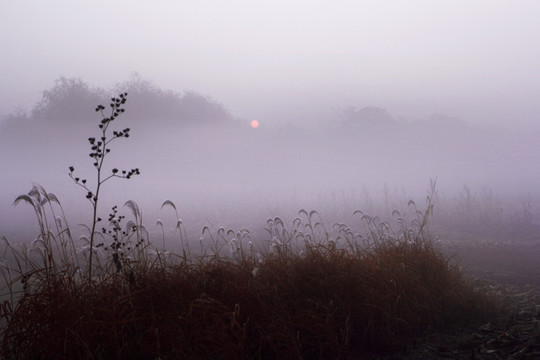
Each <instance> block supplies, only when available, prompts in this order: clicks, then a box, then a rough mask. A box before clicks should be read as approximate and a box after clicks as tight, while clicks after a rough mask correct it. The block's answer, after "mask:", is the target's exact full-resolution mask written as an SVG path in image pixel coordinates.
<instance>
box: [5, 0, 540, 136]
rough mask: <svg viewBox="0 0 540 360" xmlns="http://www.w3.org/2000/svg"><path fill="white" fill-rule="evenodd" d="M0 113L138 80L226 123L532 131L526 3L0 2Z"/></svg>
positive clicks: (538, 49)
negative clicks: (429, 120) (216, 110)
mask: <svg viewBox="0 0 540 360" xmlns="http://www.w3.org/2000/svg"><path fill="white" fill-rule="evenodd" d="M0 10H1V11H0V30H2V31H1V32H0V41H1V43H2V46H3V55H2V66H1V67H0V76H1V78H2V84H1V85H0V99H1V101H0V114H1V115H3V116H5V115H7V114H10V113H13V112H14V111H16V110H17V108H22V109H26V110H30V107H31V106H32V105H33V104H35V103H36V102H37V101H39V99H40V98H41V91H43V90H44V89H46V88H48V87H50V86H51V84H53V82H54V80H55V79H57V78H58V77H59V76H66V77H68V78H72V77H80V78H82V79H83V80H84V81H86V82H88V83H90V84H92V85H95V86H98V87H101V88H109V87H110V86H112V85H113V84H115V83H117V82H120V81H124V80H125V79H127V78H129V75H130V74H131V73H133V72H139V73H140V74H141V75H142V76H143V77H144V78H146V79H150V80H151V81H152V82H154V83H155V84H156V85H157V86H158V87H160V88H163V89H171V90H173V91H179V92H183V91H196V92H199V93H201V94H203V95H206V96H210V97H212V98H213V99H215V100H216V101H218V102H220V103H222V104H224V105H225V106H226V107H227V109H229V110H230V111H231V113H232V114H234V115H235V116H237V117H239V118H245V119H259V121H261V123H268V124H279V123H283V122H285V123H287V122H295V123H300V124H303V123H310V122H313V121H314V120H316V121H321V120H323V121H324V120H325V119H327V118H328V117H331V116H332V114H333V113H334V111H335V109H338V110H339V109H343V108H347V107H349V106H356V107H360V108H362V107H364V106H376V107H381V108H385V109H388V111H389V112H390V113H392V114H394V115H395V116H396V117H404V118H407V119H411V120H414V119H418V118H426V117H428V116H429V115H431V114H433V113H442V114H447V115H448V116H451V117H457V118H460V119H462V120H463V121H465V122H467V123H478V124H484V125H490V124H497V125H502V126H507V127H509V126H511V125H510V124H514V126H516V125H517V126H521V125H527V124H528V125H533V124H535V123H537V122H538V114H539V113H540V105H539V104H538V101H537V94H538V91H539V85H538V84H540V71H539V66H540V65H538V64H539V63H540V61H538V60H539V58H540V46H538V45H537V44H536V43H535V42H534V34H536V33H538V31H539V30H540V25H539V24H538V22H537V21H536V18H537V16H536V15H537V14H538V13H539V11H540V4H538V2H535V1H519V2H518V3H512V4H510V3H508V2H505V1H475V2H474V3H471V2H467V1H453V2H451V3H449V2H441V1H435V2H434V1H425V0H415V1H413V2H407V3H402V2H399V1H389V2H385V3H384V4H380V3H377V2H371V1H367V2H349V1H345V2H342V3H340V4H339V5H337V4H335V3H332V2H328V1H315V2H313V1H310V2H307V1H297V2H294V3H290V2H280V1H277V2H272V3H261V2H257V3H253V2H250V1H245V0H234V1H230V2H227V3H222V2H214V1H199V2H192V3H182V4H173V3H169V2H167V1H161V2H159V3H156V4H153V5H149V4H145V3H144V2H123V1H119V2H115V3H114V4H110V3H107V2H102V1H98V2H94V3H92V4H74V3H71V2H67V1H62V0H56V1H53V2H48V3H47V4H40V3H24V4H22V3H13V2H12V3H6V4H3V5H1V6H0Z"/></svg>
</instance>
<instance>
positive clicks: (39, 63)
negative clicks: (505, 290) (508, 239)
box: [0, 0, 540, 241]
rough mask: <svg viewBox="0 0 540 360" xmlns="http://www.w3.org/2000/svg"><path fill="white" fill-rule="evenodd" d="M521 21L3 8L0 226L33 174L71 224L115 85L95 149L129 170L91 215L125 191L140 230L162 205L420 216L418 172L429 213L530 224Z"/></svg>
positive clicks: (207, 215) (527, 21) (86, 217)
mask: <svg viewBox="0 0 540 360" xmlns="http://www.w3.org/2000/svg"><path fill="white" fill-rule="evenodd" d="M105 8H106V9H107V10H105ZM539 11H540V7H539V5H538V3H537V2H534V1H520V2H519V5H517V4H508V3H507V2H504V1H475V2H474V3H470V2H466V1H455V2H452V3H451V4H450V3H442V2H431V1H429V2H428V1H413V2H407V3H406V4H405V3H401V2H398V1H391V2H385V4H384V5H383V4H377V3H372V2H344V3H343V4H341V5H340V6H337V5H335V4H334V3H332V2H326V1H316V2H305V1H298V2H294V4H289V3H285V2H280V1H277V2H274V3H272V4H263V3H253V2H248V1H243V0H238V1H232V2H227V4H226V5H225V4H224V3H214V2H212V1H201V2H197V3H192V4H182V5H179V4H172V3H166V2H162V3H161V4H160V6H150V5H146V4H144V3H140V2H135V3H133V2H115V4H109V3H106V2H96V3H93V4H92V5H89V4H77V5H74V4H72V3H71V2H66V1H61V0H58V1H53V3H50V2H49V3H47V5H44V4H30V3H27V4H26V3H25V4H19V3H10V4H3V5H1V6H0V30H1V31H0V43H2V46H3V50H4V51H3V55H2V60H1V61H2V66H0V77H1V78H2V84H0V117H1V123H0V164H1V165H2V167H1V171H0V189H1V190H0V233H1V234H3V235H5V236H6V237H8V238H9V239H14V240H17V241H19V240H20V241H30V240H32V239H33V237H35V236H36V235H35V234H36V230H37V223H36V222H35V221H34V219H33V216H34V215H33V213H32V209H31V208H30V207H28V206H25V205H24V204H20V205H19V206H17V207H13V206H12V203H13V201H14V199H15V198H16V197H17V196H18V195H21V194H24V193H26V192H27V191H29V190H30V189H31V187H32V184H34V183H36V184H40V185H42V186H44V187H45V188H46V189H47V191H49V192H52V193H54V194H56V195H57V196H58V198H59V199H60V201H61V202H62V204H63V205H64V207H65V210H66V214H67V217H68V220H69V221H70V222H71V225H72V226H75V227H76V225H75V224H77V223H88V222H89V221H90V213H91V204H90V203H89V202H88V201H87V200H86V199H85V191H84V190H83V189H81V188H80V187H78V186H77V185H75V184H74V182H73V180H72V179H70V178H69V176H68V167H69V166H74V167H75V168H76V173H77V176H81V177H84V178H87V179H88V181H89V183H92V182H93V181H94V180H95V179H94V176H95V174H94V169H93V166H92V159H91V158H89V157H88V154H89V151H90V148H89V144H88V141H87V139H88V137H92V136H98V128H97V124H98V123H99V121H100V120H101V115H100V114H99V113H96V112H94V108H95V107H96V106H97V105H98V104H103V105H104V106H106V107H107V105H108V102H109V99H110V97H111V96H115V95H116V94H118V93H122V92H128V93H129V95H128V101H127V103H126V112H125V114H123V115H122V116H120V117H119V118H118V119H117V120H115V123H114V124H113V126H112V127H113V128H114V129H124V128H126V127H129V128H130V129H131V134H130V135H131V136H130V138H128V139H119V140H118V141H117V142H115V143H114V144H112V146H111V148H112V152H111V154H110V157H108V158H107V160H106V166H105V169H109V170H106V171H110V170H111V169H113V168H119V169H124V168H125V169H127V170H129V169H131V168H139V169H140V170H141V175H140V176H136V177H134V178H133V179H131V180H130V181H123V180H122V179H111V181H110V182H107V183H106V184H105V186H104V189H103V191H104V192H103V194H102V196H101V199H100V213H101V214H102V216H106V214H108V211H109V209H110V207H111V206H113V205H115V204H118V205H122V204H123V203H124V202H125V201H127V200H134V201H136V202H137V203H139V205H140V207H141V209H142V211H143V214H144V217H145V222H146V224H147V227H148V228H149V229H153V228H155V226H154V225H155V222H156V220H157V219H163V221H164V222H169V224H170V227H171V228H174V224H175V222H176V219H174V216H173V214H172V213H171V212H170V211H169V212H168V211H167V209H164V210H161V204H162V203H163V202H164V201H165V200H172V201H174V202H175V204H176V205H177V206H178V209H179V212H180V217H181V218H182V219H183V221H184V223H185V224H186V226H187V227H189V229H190V230H191V231H192V233H193V234H198V233H199V232H200V229H201V228H202V227H203V226H205V225H210V226H213V227H214V228H218V227H219V226H225V227H242V226H247V227H264V224H265V221H266V219H267V218H268V217H273V216H283V217H284V218H285V219H290V221H292V219H293V218H294V216H296V213H297V211H298V210H299V209H301V208H306V209H316V210H318V211H320V212H321V214H322V216H323V217H324V219H325V220H327V221H328V222H332V221H337V220H338V219H345V218H346V217H348V216H350V215H351V212H352V211H354V210H356V209H360V210H364V211H370V212H376V214H375V215H380V216H383V215H386V216H390V214H391V212H392V210H393V208H400V209H403V208H406V207H407V201H408V200H409V199H414V200H415V201H416V202H417V204H418V205H419V206H421V205H422V204H423V202H424V198H425V197H426V195H427V194H428V189H429V186H430V181H431V180H435V179H436V183H437V185H436V190H437V198H438V199H439V204H436V209H440V210H441V211H440V212H439V214H440V217H442V218H446V217H449V216H450V215H451V213H456V212H459V211H458V210H457V209H462V210H463V208H467V209H469V210H467V211H469V213H467V211H464V210H463V211H462V210H460V211H461V215H460V216H461V217H463V218H467V219H469V220H470V221H473V220H471V219H474V222H476V223H479V222H481V221H480V218H479V217H478V216H480V215H479V214H480V213H482V214H483V215H482V216H484V217H483V219H484V220H486V219H489V218H491V221H494V222H497V223H500V222H501V221H499V220H502V219H510V218H512V219H522V220H524V221H526V222H528V223H529V224H537V223H538V213H539V210H538V199H539V196H540V195H539V191H538V184H539V183H540V163H539V161H538V159H540V147H539V146H538V133H539V131H540V127H539V125H538V114H539V113H540V105H539V102H538V96H537V95H538V91H539V88H538V84H540V78H539V77H538V76H539V74H540V68H539V65H538V64H540V61H538V60H539V59H540V58H539V57H540V46H538V44H536V43H534V42H532V41H530V38H531V34H535V33H537V32H538V22H537V16H536V15H535V14H538V12H539ZM23 14H24V16H23ZM96 24H100V25H99V26H98V25H96ZM74 34H76V36H74ZM106 111H107V110H106ZM252 120H258V121H259V124H260V126H259V127H258V128H252V127H250V122H251V121H252ZM444 204H446V205H444ZM467 204H468V205H467ZM471 204H473V205H474V206H472V205H471ZM445 206H446V208H445ZM471 206H472V207H471ZM452 209H453V210H452ZM482 209H483V210H482ZM436 214H437V212H436ZM471 214H473V215H474V216H470V215H471ZM452 216H457V215H455V214H454V215H452ZM194 236H196V235H194ZM195 239H196V237H195Z"/></svg>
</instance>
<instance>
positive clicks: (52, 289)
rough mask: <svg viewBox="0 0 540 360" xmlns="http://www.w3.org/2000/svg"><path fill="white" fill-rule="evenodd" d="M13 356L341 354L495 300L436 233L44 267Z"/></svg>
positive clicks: (11, 344)
mask: <svg viewBox="0 0 540 360" xmlns="http://www.w3.org/2000/svg"><path fill="white" fill-rule="evenodd" d="M32 278H33V279H34V280H33V283H32V284H31V286H30V288H31V291H27V292H26V293H25V295H24V296H23V297H22V298H21V299H20V301H18V302H17V303H16V304H14V306H13V307H11V306H9V304H8V303H7V302H6V303H5V304H4V307H3V311H2V316H3V317H4V318H5V319H6V320H7V321H8V325H7V327H6V329H5V331H4V332H3V342H2V347H1V354H2V356H3V358H18V359H29V358H32V359H38V358H42V359H49V358H56V359H77V358H78V359H105V358H107V359H109V358H110V359H151V358H160V359H203V358H208V359H210V358H213V359H257V358H260V359H274V358H276V359H277V358H288V359H294V358H296V359H337V358H347V357H349V356H352V355H358V354H363V353H366V352H372V351H383V352H390V351H393V350H397V349H401V348H403V347H405V346H406V345H407V343H409V342H410V341H411V340H412V339H413V338H414V337H418V336H422V335H423V334H425V333H426V332H429V331H431V330H434V329H440V328H446V327H448V326H451V325H455V324H459V323H470V322H471V321H474V320H475V319H476V320H480V319H481V318H482V317H484V316H487V315H489V312H490V311H491V310H490V309H493V307H492V306H491V305H490V303H489V302H488V299H487V298H486V297H485V296H483V295H482V294H480V293H477V292H475V291H474V290H473V289H472V287H471V286H470V285H469V284H468V283H467V281H466V280H465V279H464V278H463V276H462V274H461V273H460V271H459V269H458V268H457V267H456V266H455V265H454V264H452V263H451V262H450V261H449V259H447V258H446V257H444V256H443V255H441V254H440V253H438V252H437V251H436V250H434V248H433V247H432V246H431V243H430V242H429V241H428V240H425V239H422V238H418V237H416V238H415V239H412V241H411V239H408V240H406V241H396V240H395V239H389V240H387V241H381V242H378V243H377V245H376V246H367V247H363V248H359V247H357V248H352V247H350V248H339V247H336V246H335V245H334V243H333V242H329V243H326V244H323V243H318V244H313V245H310V244H306V246H305V247H304V248H303V249H302V250H301V251H292V248H291V246H288V245H286V244H284V245H283V246H282V247H277V248H276V250H275V251H273V252H268V253H266V254H265V255H263V256H262V257H257V256H249V255H243V256H241V257H237V258H230V257H224V256H219V255H213V256H207V257H202V258H200V259H199V260H197V261H191V262H187V261H176V262H173V261H165V257H164V256H158V257H157V258H155V259H154V260H152V261H150V260H149V257H146V258H144V259H141V260H139V261H133V262H126V266H124V267H123V269H122V271H121V272H114V271H109V272H108V273H107V274H106V276H102V277H101V278H100V280H99V281H97V280H96V281H93V282H90V283H89V282H87V281H77V280H76V279H75V276H74V275H73V271H72V269H71V268H70V267H69V266H67V267H65V268H63V269H58V270H57V271H50V269H39V270H35V272H34V273H33V274H32Z"/></svg>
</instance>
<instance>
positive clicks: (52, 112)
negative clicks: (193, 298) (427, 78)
mask: <svg viewBox="0 0 540 360" xmlns="http://www.w3.org/2000/svg"><path fill="white" fill-rule="evenodd" d="M114 91H117V92H119V91H126V92H128V97H127V103H126V105H125V108H126V112H125V113H124V114H122V115H120V116H119V117H118V118H117V119H115V120H114V122H113V123H112V124H111V131H112V130H122V129H124V128H130V137H129V138H125V139H124V138H122V139H116V140H115V142H113V143H111V146H110V148H111V149H112V150H111V153H110V154H109V155H108V158H107V159H106V163H105V164H106V165H105V166H104V169H105V170H104V173H105V174H110V173H111V170H112V169H113V168H119V169H121V170H123V169H126V170H130V169H132V168H139V169H140V170H141V175H139V176H135V177H133V178H132V179H130V180H125V179H114V178H113V179H111V180H110V181H108V182H106V183H105V184H104V187H103V193H102V195H101V196H100V207H99V209H100V214H101V216H102V217H105V216H106V215H107V214H108V213H109V212H110V209H111V207H112V206H114V205H120V206H121V205H122V204H124V202H126V201H127V200H134V201H136V202H137V203H138V204H139V206H140V208H141V210H142V211H143V215H144V221H145V224H146V226H147V228H148V229H149V231H150V232H151V233H156V232H157V227H156V226H155V223H156V221H157V220H158V219H162V220H163V222H164V223H165V225H166V227H167V226H168V230H169V231H172V229H173V228H174V226H175V224H176V219H175V218H174V217H175V215H174V214H173V212H170V211H169V212H168V211H167V208H165V209H163V210H162V209H161V205H162V203H163V202H164V201H165V200H171V201H173V202H174V203H175V204H176V205H177V207H178V210H179V213H180V217H181V218H182V220H183V222H184V224H185V226H186V228H187V229H188V230H189V233H190V237H191V238H192V239H193V240H197V239H198V236H199V234H200V231H201V229H202V228H203V227H204V226H206V225H208V226H211V227H212V228H213V229H217V228H219V227H221V226H223V227H225V228H231V227H232V228H235V229H240V228H242V227H246V228H248V229H250V231H253V232H260V231H261V230H262V229H263V228H264V226H265V223H266V220H267V219H268V218H272V217H275V216H280V217H283V218H284V219H288V220H289V221H292V220H293V219H294V217H295V216H296V213H297V211H298V210H300V209H302V208H305V209H308V211H309V210H313V209H314V210H317V211H319V212H320V213H321V215H322V217H323V220H324V221H328V222H329V223H331V222H334V221H344V220H346V219H350V216H351V215H352V212H353V211H354V210H362V211H365V212H368V213H369V212H372V213H373V212H375V213H373V214H372V215H377V216H381V217H384V216H390V215H391V212H392V210H393V209H398V210H400V211H404V210H405V209H406V208H407V202H408V200H410V199H413V200H415V201H416V202H417V203H418V205H419V206H420V208H421V207H422V206H423V205H424V199H425V197H426V196H427V195H428V190H429V186H430V181H432V180H436V181H437V185H436V190H437V198H438V199H439V202H440V203H438V204H436V213H437V211H438V210H439V206H442V207H443V208H444V206H447V207H448V208H451V207H452V206H453V207H454V208H457V207H458V205H459V202H460V201H461V202H464V201H475V202H476V205H475V206H476V207H475V208H473V209H472V210H469V211H472V212H473V213H477V212H478V211H480V210H481V207H482V206H486V207H492V209H487V210H489V211H492V212H493V214H491V215H493V216H495V218H492V219H490V221H496V220H497V218H496V216H499V217H501V219H502V218H505V217H510V216H518V217H519V216H520V215H519V214H520V212H523V211H527V212H530V214H529V216H530V219H529V222H530V223H536V222H537V219H538V217H537V216H538V208H537V206H538V197H539V193H538V190H537V189H538V187H537V184H538V181H537V180H538V176H539V174H540V164H539V163H538V161H537V159H538V158H540V151H539V150H538V147H537V146H536V144H537V136H536V134H537V133H536V132H535V131H534V130H535V129H534V128H532V127H531V128H529V129H528V128H525V127H523V128H519V127H515V128H511V129H508V128H501V127H496V126H478V125H471V124H468V123H466V122H464V121H462V120H460V119H459V118H455V117H451V116H448V115H444V114H434V115H431V116H429V117H428V118H425V119H404V118H399V117H398V116H396V115H393V114H392V113H391V112H390V111H389V110H387V109H385V108H380V107H375V106H366V107H362V108H355V107H348V108H345V109H342V110H341V111H340V112H337V113H336V114H335V116H334V118H332V119H329V121H326V122H322V121H321V122H319V123H316V124H311V125H309V126H308V125H307V124H303V123H301V124H295V123H289V124H279V125H272V124H270V123H268V124H267V123H264V122H262V121H261V123H260V125H259V126H258V127H257V128H253V127H251V126H250V121H249V120H250V119H240V118H237V117H235V115H234V114H232V113H231V112H229V111H228V110H227V109H226V107H225V106H224V105H221V104H220V103H219V102H217V101H216V100H213V99H212V98H210V97H208V96H203V95H200V94H198V93H195V92H186V93H175V92H172V91H169V90H163V89H160V88H158V87H157V86H155V85H154V84H153V83H152V82H151V81H149V80H145V79H143V78H141V77H140V76H137V75H134V76H132V77H131V78H130V79H129V80H127V81H125V82H123V83H120V84H117V85H116V86H115V87H114V89H112V90H111V89H107V90H105V89H99V88H96V87H93V86H91V85H89V84H87V83H86V82H84V81H82V80H81V79H77V78H64V77H62V78H59V79H57V81H56V82H55V83H54V85H53V86H52V87H51V88H49V89H47V90H45V91H44V92H43V99H42V100H41V101H40V102H38V103H37V104H36V105H35V106H34V107H33V108H32V111H31V112H28V113H27V114H11V115H9V116H7V117H5V118H4V119H3V122H2V124H1V127H0V137H1V139H2V141H1V144H0V147H1V151H0V157H1V158H0V160H1V163H2V172H1V174H0V177H1V178H0V181H1V183H2V193H1V194H0V204H1V210H0V211H1V213H2V216H1V218H0V232H1V233H2V234H3V235H5V236H6V237H8V238H9V239H13V240H20V241H29V240H32V239H33V237H35V236H36V233H37V229H38V228H37V222H36V221H35V219H34V214H33V210H32V208H31V207H30V206H28V205H25V204H19V205H18V206H17V207H13V206H11V204H12V203H13V201H14V199H15V198H16V197H17V196H18V195H21V194H24V193H26V192H28V191H29V190H30V189H31V187H32V185H33V184H39V185H42V186H44V187H45V188H46V189H47V191H49V192H52V193H54V194H55V195H57V197H58V198H59V199H60V201H61V203H62V204H63V206H64V209H65V211H66V214H67V216H68V221H70V222H71V224H70V225H71V226H72V228H73V230H74V231H75V232H77V231H80V232H82V231H83V229H82V227H77V226H74V225H75V224H77V223H89V222H90V220H91V218H90V216H91V204H90V202H89V201H88V200H87V199H85V195H86V192H85V190H84V189H82V188H80V187H79V186H77V185H76V184H75V183H74V181H73V180H72V179H71V178H70V177H69V176H68V173H69V170H68V167H69V166H74V167H75V169H76V171H75V175H76V176H78V177H81V178H86V179H88V183H89V184H90V185H91V187H92V186H94V185H92V184H95V169H94V168H93V166H92V163H93V159H92V158H90V157H88V154H89V153H90V145H89V143H88V140H87V139H88V137H99V136H100V135H99V129H98V126H97V125H98V124H99V123H100V120H101V118H102V117H101V115H100V113H97V112H95V107H96V106H97V105H98V104H103V105H104V106H107V105H108V103H109V101H110V97H111V96H113V95H114ZM108 111H109V109H106V110H105V114H108ZM467 198H469V199H467ZM471 199H472V200H471ZM450 204H453V205H450ZM469 205H470V204H469ZM524 206H525V208H524ZM454 210H455V209H454ZM121 211H123V213H124V214H126V215H129V210H128V209H125V208H124V209H122V210H121ZM447 211H450V210H447ZM463 215H464V216H467V215H466V214H463ZM476 215H479V214H475V216H476ZM488 216H489V215H488ZM477 225H481V224H477Z"/></svg>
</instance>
